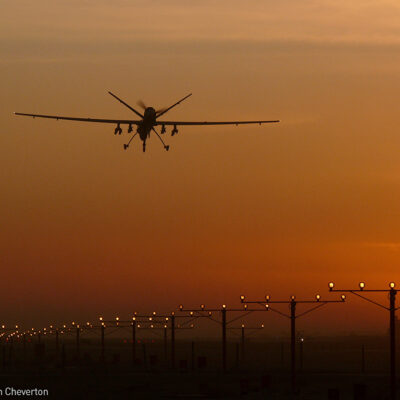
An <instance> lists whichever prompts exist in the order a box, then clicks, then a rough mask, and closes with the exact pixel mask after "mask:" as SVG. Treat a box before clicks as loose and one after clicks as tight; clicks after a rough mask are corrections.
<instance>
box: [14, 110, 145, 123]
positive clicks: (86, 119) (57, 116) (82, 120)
mask: <svg viewBox="0 0 400 400" xmlns="http://www.w3.org/2000/svg"><path fill="white" fill-rule="evenodd" d="M14 114H15V115H22V116H24V117H33V118H50V119H56V120H59V119H61V120H67V121H81V122H99V123H102V124H126V125H138V124H139V123H140V122H141V121H139V120H128V119H103V118H76V117H62V116H60V115H42V114H26V113H18V112H15V113H14Z"/></svg>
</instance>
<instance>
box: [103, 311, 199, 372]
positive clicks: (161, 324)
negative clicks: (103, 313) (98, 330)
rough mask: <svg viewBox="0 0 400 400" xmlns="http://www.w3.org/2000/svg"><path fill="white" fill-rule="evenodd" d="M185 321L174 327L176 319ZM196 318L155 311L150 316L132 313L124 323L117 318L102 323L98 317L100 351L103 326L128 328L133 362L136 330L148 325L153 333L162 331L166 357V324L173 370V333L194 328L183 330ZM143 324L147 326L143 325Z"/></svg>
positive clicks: (133, 360)
mask: <svg viewBox="0 0 400 400" xmlns="http://www.w3.org/2000/svg"><path fill="white" fill-rule="evenodd" d="M177 318H178V319H186V321H185V322H184V323H183V324H181V325H178V326H176V325H177V324H176V319H177ZM197 318H198V317H196V316H193V314H191V315H175V312H171V314H169V315H168V314H166V315H160V314H157V313H156V312H155V311H154V312H153V313H151V314H138V313H137V312H135V313H134V316H133V317H132V321H125V320H120V318H119V317H116V318H115V320H108V321H104V320H103V318H102V317H100V321H101V322H102V349H103V350H102V351H103V354H104V328H105V326H106V325H105V324H107V325H108V326H114V327H119V328H126V327H128V326H131V327H132V362H133V363H134V362H135V359H136V334H137V329H141V330H143V329H147V328H146V326H147V325H148V324H150V328H149V329H151V330H153V331H155V330H158V329H163V330H164V352H165V355H166V340H167V329H168V323H169V324H170V329H171V367H172V368H175V332H176V330H177V329H192V328H193V327H194V326H193V324H192V325H191V326H190V328H185V327H184V326H185V325H187V324H189V323H190V322H192V321H193V320H194V319H197ZM143 324H147V325H144V326H143Z"/></svg>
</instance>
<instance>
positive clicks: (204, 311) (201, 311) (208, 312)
mask: <svg viewBox="0 0 400 400" xmlns="http://www.w3.org/2000/svg"><path fill="white" fill-rule="evenodd" d="M179 310H180V311H188V312H189V313H190V314H191V315H193V316H194V317H196V318H199V317H204V318H208V319H210V320H211V321H214V322H216V323H218V324H220V325H221V331H222V332H221V333H222V370H223V372H226V370H227V349H226V329H227V326H228V325H229V324H231V323H232V322H234V321H237V320H238V319H240V318H243V317H245V316H246V315H248V314H250V313H252V312H254V311H260V310H259V309H255V310H250V309H248V308H247V305H246V304H245V305H244V307H243V308H227V306H226V304H223V305H222V307H221V308H206V307H205V305H204V304H201V305H200V308H196V309H184V308H183V305H182V304H181V305H180V306H179ZM228 311H229V312H241V313H242V314H240V315H239V316H237V317H235V318H233V319H231V320H229V321H228V320H227V312H228ZM213 312H220V313H221V320H218V319H216V318H214V317H213V314H212V313H213Z"/></svg>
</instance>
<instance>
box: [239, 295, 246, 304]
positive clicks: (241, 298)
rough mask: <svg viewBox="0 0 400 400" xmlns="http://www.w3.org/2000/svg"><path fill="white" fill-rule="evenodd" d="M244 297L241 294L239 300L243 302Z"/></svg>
mask: <svg viewBox="0 0 400 400" xmlns="http://www.w3.org/2000/svg"><path fill="white" fill-rule="evenodd" d="M245 298H246V296H245V295H243V294H242V295H241V296H240V301H241V302H242V303H243V302H244V299H245Z"/></svg>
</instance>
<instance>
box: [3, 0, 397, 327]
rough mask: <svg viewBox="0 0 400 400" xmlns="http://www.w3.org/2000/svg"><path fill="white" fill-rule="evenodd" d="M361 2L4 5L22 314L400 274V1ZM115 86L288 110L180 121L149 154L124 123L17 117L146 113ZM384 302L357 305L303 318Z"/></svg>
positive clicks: (7, 149) (168, 302)
mask: <svg viewBox="0 0 400 400" xmlns="http://www.w3.org/2000/svg"><path fill="white" fill-rule="evenodd" d="M348 3H349V2H345V1H327V0H325V1H321V0H320V1H303V0H301V1H294V0H285V1H280V2H270V1H266V2H259V1H255V0H250V1H247V2H243V1H230V2H229V6H228V5H227V4H228V3H227V2H217V1H211V0H205V1H202V2H200V3H196V4H192V2H187V1H176V0H173V1H168V0H162V1H161V0H159V1H157V0H154V1H122V0H120V1H113V2H112V4H111V3H110V2H107V1H85V2H82V1H59V2H56V4H54V2H53V1H47V0H38V1H36V2H34V3H32V2H31V1H18V2H14V1H8V0H6V1H3V2H2V3H1V4H0V43H1V45H0V76H1V78H0V79H1V83H2V84H1V93H0V108H1V110H2V112H1V125H0V126H1V135H0V153H1V157H0V185H1V193H2V196H1V199H0V202H1V203H0V204H1V210H2V211H1V226H2V229H1V230H0V235H1V242H0V261H1V265H2V268H1V272H0V280H1V282H2V283H3V285H2V290H1V291H0V300H1V301H2V303H3V304H6V305H7V307H6V309H5V311H4V312H3V316H2V318H4V320H5V322H6V323H11V322H14V321H17V322H21V321H27V323H33V324H39V323H45V322H47V321H49V320H60V322H62V321H61V320H69V319H75V320H78V319H79V318H82V319H88V318H93V317H94V316H97V315H99V314H109V315H114V313H119V314H121V315H130V313H131V311H133V310H135V309H137V310H143V311H148V310H153V309H159V310H160V311H161V310H164V311H167V310H171V309H173V308H175V307H176V306H177V305H178V304H179V303H181V302H184V303H188V304H194V305H197V304H200V303H201V302H205V303H207V304H210V305H213V306H215V305H220V304H222V303H223V302H225V303H228V304H232V305H235V304H236V302H237V298H238V295H240V294H241V293H246V294H247V295H248V296H250V297H254V298H257V297H261V296H263V295H264V294H265V293H268V292H269V293H271V294H273V295H274V296H275V297H279V298H287V297H288V296H289V295H290V294H292V293H297V294H298V296H299V297H301V296H303V297H306V298H309V297H312V296H313V295H314V294H315V293H316V292H317V291H319V292H321V294H323V295H328V293H327V290H326V288H327V282H328V281H329V280H335V281H336V282H337V284H338V285H339V284H341V285H343V286H355V285H357V282H358V281H359V280H360V279H364V280H365V281H367V283H368V284H370V285H375V286H379V287H386V286H387V283H388V282H389V281H390V280H395V281H396V280H398V281H399V284H400V279H398V276H399V274H398V272H397V271H398V263H399V261H400V231H399V226H400V225H399V223H400V201H399V200H400V186H399V183H400V162H399V156H398V154H399V151H398V149H399V148H400V136H399V133H398V121H399V118H398V106H397V104H398V93H399V90H400V69H399V62H400V52H399V49H400V28H399V26H400V24H399V22H400V6H399V5H398V2H395V1H389V0H387V1H382V0H380V1H378V0H376V1H375V0H374V1H369V2H365V1H356V2H351V5H350V4H348ZM107 90H112V91H113V92H115V93H116V94H118V95H119V96H121V97H122V98H123V99H125V100H126V101H127V102H128V103H131V104H132V105H134V104H135V103H136V101H137V100H138V99H143V100H145V101H146V102H147V103H148V104H151V105H154V106H155V107H156V108H157V107H162V106H165V105H168V104H170V103H172V102H174V101H176V100H177V99H179V98H181V97H183V96H184V95H185V94H187V93H190V92H193V96H192V97H191V98H190V99H188V100H187V101H186V102H185V103H183V104H182V105H180V106H179V107H178V108H176V109H175V110H173V111H171V112H170V114H169V115H168V116H169V118H176V119H181V120H190V119H195V120H206V119H209V120H211V119H220V120H228V119H259V118H266V119H275V118H278V119H281V120H282V123H281V124H279V125H275V126H273V125H269V126H268V125H266V126H262V127H259V126H255V127H254V126H250V127H216V128H212V127H207V128H201V127H192V128H191V127H187V128H182V129H181V130H180V133H179V134H178V135H177V136H176V137H174V138H171V137H169V136H168V137H167V142H168V143H169V144H170V145H171V150H170V151H169V152H168V153H166V152H164V151H163V149H162V147H161V146H160V144H159V143H158V142H157V141H156V140H155V138H154V137H151V140H150V142H149V145H148V152H147V153H146V154H145V155H143V154H142V153H141V149H140V146H139V143H138V142H135V145H134V146H133V147H131V148H130V151H128V152H124V151H123V149H122V144H123V143H125V141H126V137H115V136H114V135H113V129H114V127H111V126H106V125H96V124H86V125H85V124H83V123H68V122H61V121H60V122H56V121H48V120H38V119H37V120H32V119H25V118H17V117H14V116H13V115H12V112H13V111H20V112H38V113H39V112H40V113H48V114H57V113H58V114H62V115H72V116H92V117H105V118H106V117H110V118H130V117H132V114H131V113H130V111H129V110H127V109H125V108H124V107H123V106H121V105H120V104H119V103H118V102H116V101H115V100H114V99H112V98H111V96H109V95H108V94H107ZM383 300H384V301H386V298H384V299H383ZM340 307H341V306H340ZM387 317H388V316H387V315H385V314H384V312H381V311H380V310H379V309H376V310H375V309H374V308H373V307H371V306H369V305H368V304H362V303H360V302H359V301H355V300H353V301H352V303H351V304H348V305H346V306H345V307H344V308H341V310H340V312H334V313H333V314H332V313H324V312H322V311H321V313H319V314H315V315H314V316H312V317H309V319H308V320H307V322H306V321H305V326H306V328H307V329H309V330H312V331H315V332H322V331H324V329H325V331H329V330H330V329H333V328H335V327H336V326H340V329H341V331H358V330H360V331H367V330H369V331H372V330H375V331H381V332H382V331H384V330H385V329H386V325H379V324H377V323H378V322H385V318H387Z"/></svg>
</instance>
